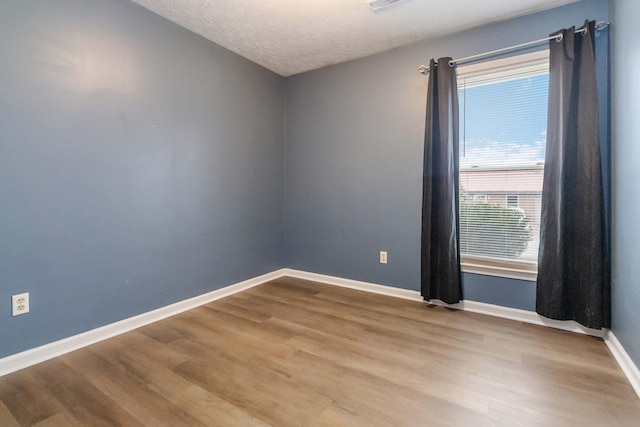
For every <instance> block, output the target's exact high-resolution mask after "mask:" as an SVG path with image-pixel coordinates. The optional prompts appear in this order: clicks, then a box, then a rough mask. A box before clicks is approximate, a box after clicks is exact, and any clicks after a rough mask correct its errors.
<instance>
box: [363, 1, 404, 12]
mask: <svg viewBox="0 0 640 427" xmlns="http://www.w3.org/2000/svg"><path fill="white" fill-rule="evenodd" d="M399 1H400V0H373V1H370V2H369V7H370V8H371V10H373V11H374V12H376V11H378V10H380V9H384V8H385V7H388V6H391V5H392V4H396V3H398V2H399Z"/></svg>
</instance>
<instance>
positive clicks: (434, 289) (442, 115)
mask: <svg viewBox="0 0 640 427" xmlns="http://www.w3.org/2000/svg"><path fill="white" fill-rule="evenodd" d="M449 61H451V58H440V59H438V61H437V63H436V61H435V60H433V59H431V61H430V66H429V70H430V72H429V84H428V93H427V117H426V125H425V139H424V167H423V187H422V238H421V294H422V296H423V297H424V299H425V300H430V299H439V300H442V301H444V302H446V303H449V304H455V303H457V302H459V301H460V300H461V299H462V279H461V272H460V239H459V235H458V230H459V226H458V198H459V195H458V188H459V182H458V181H459V177H458V171H459V165H458V163H459V159H458V152H459V148H458V144H459V141H458V130H459V129H458V121H459V117H458V84H457V79H456V69H455V67H454V66H451V65H449Z"/></svg>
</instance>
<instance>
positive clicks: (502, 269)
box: [457, 49, 549, 281]
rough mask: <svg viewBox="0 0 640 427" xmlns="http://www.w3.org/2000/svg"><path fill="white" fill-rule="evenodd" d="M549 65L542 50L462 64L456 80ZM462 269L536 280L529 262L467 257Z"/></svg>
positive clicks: (534, 266) (490, 77) (478, 79)
mask: <svg viewBox="0 0 640 427" xmlns="http://www.w3.org/2000/svg"><path fill="white" fill-rule="evenodd" d="M548 63H549V50H548V49H544V50H540V51H536V52H533V53H526V54H522V55H516V56H511V57H508V58H502V59H497V60H492V61H487V62H482V63H477V64H470V65H461V66H458V68H457V73H458V79H459V80H460V79H461V78H466V79H467V80H468V81H471V82H473V83H476V84H478V82H483V81H484V80H485V79H486V80H487V81H491V80H494V79H499V78H500V75H501V74H507V73H509V72H510V71H512V70H513V69H520V68H522V69H525V70H526V69H528V68H531V69H535V68H540V66H543V65H544V64H547V66H548ZM460 264H461V268H462V271H463V272H464V273H473V274H481V275H488V276H495V277H506V278H511V279H519V280H528V281H535V280H536V279H537V277H538V263H537V262H531V261H505V260H496V259H493V258H490V257H481V256H468V255H465V256H464V257H462V258H461V263H460Z"/></svg>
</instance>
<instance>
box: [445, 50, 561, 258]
mask: <svg viewBox="0 0 640 427" xmlns="http://www.w3.org/2000/svg"><path fill="white" fill-rule="evenodd" d="M496 62H497V61H496ZM482 65H485V69H484V71H483V70H482V69H480V70H478V66H474V68H475V69H474V70H472V72H470V73H468V74H465V72H464V68H465V67H460V69H459V73H458V74H459V77H458V83H459V100H460V244H461V255H462V257H463V259H465V258H467V259H468V258H475V259H480V260H482V259H485V260H488V261H516V262H518V261H520V262H529V263H535V262H537V255H538V241H539V233H540V196H541V194H542V176H543V170H544V154H545V145H546V120H547V96H548V61H547V60H546V57H545V58H543V60H541V59H540V55H539V54H538V55H537V58H536V59H535V60H534V61H526V59H523V58H522V57H520V61H515V63H514V61H511V64H510V65H508V66H501V65H500V64H499V63H498V64H496V63H485V64H482Z"/></svg>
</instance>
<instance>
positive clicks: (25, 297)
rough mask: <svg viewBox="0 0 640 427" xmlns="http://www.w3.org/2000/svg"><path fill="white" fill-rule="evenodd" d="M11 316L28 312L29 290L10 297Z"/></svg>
mask: <svg viewBox="0 0 640 427" xmlns="http://www.w3.org/2000/svg"><path fill="white" fill-rule="evenodd" d="M11 307H12V314H11V315H12V316H18V315H20V314H25V313H28V312H29V292H25V293H24V294H19V295H13V296H12V297H11Z"/></svg>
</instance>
